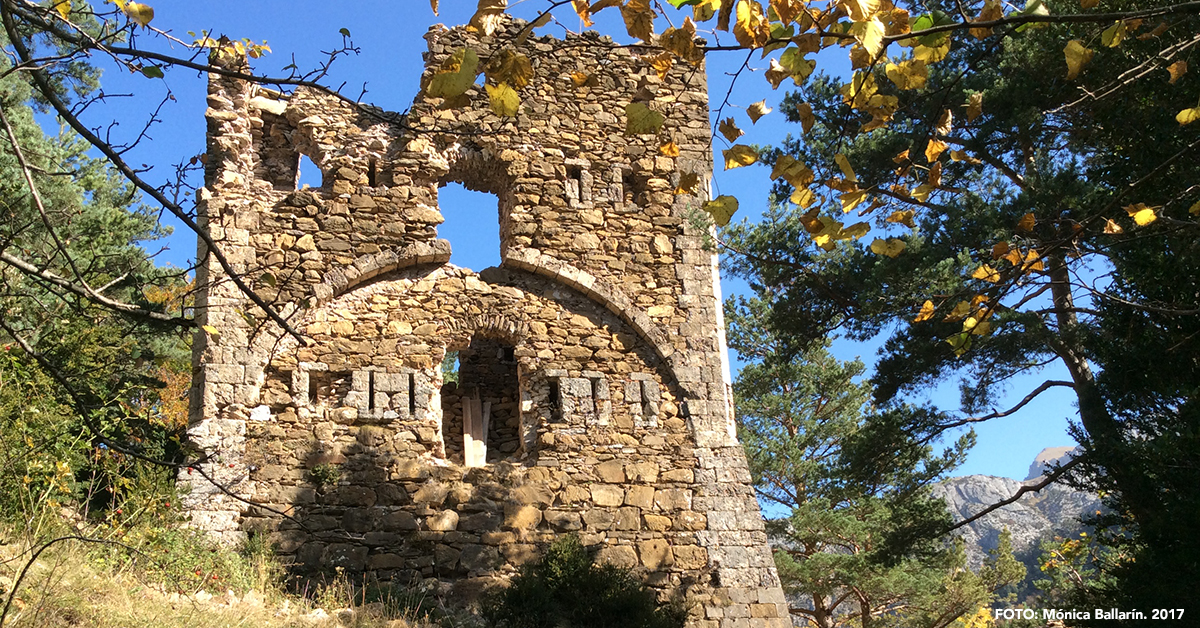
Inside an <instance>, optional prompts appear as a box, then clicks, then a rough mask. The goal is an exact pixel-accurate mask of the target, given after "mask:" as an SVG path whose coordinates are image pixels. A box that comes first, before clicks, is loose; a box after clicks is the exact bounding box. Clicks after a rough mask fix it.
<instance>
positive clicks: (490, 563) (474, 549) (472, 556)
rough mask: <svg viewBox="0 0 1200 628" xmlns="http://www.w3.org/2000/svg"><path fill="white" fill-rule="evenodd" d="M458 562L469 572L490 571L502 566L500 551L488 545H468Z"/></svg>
mask: <svg viewBox="0 0 1200 628" xmlns="http://www.w3.org/2000/svg"><path fill="white" fill-rule="evenodd" d="M458 560H459V563H460V564H461V565H462V568H463V569H466V570H467V571H490V570H492V569H495V568H496V567H497V566H499V565H500V551H499V550H497V549H496V548H495V547H491V546H488V545H468V546H466V547H464V548H463V549H462V554H461V556H459V559H458Z"/></svg>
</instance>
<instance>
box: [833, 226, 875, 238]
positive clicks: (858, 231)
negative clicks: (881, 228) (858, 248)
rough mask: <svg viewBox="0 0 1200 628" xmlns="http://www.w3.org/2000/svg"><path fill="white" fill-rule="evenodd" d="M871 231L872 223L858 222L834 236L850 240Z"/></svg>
mask: <svg viewBox="0 0 1200 628" xmlns="http://www.w3.org/2000/svg"><path fill="white" fill-rule="evenodd" d="M870 231H871V225H869V224H867V223H865V222H856V223H854V224H852V225H850V226H849V227H846V228H845V229H842V230H840V231H838V233H837V235H836V236H834V237H835V238H836V239H838V240H849V239H855V240H857V239H858V238H861V237H863V236H865V235H867V233H869V232H870Z"/></svg>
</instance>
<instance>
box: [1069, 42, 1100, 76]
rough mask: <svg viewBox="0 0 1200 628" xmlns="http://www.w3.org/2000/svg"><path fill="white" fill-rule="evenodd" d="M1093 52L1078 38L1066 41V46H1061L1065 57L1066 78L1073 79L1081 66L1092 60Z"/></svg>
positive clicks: (1080, 69) (1081, 69) (1077, 74)
mask: <svg viewBox="0 0 1200 628" xmlns="http://www.w3.org/2000/svg"><path fill="white" fill-rule="evenodd" d="M1094 54H1095V52H1093V51H1091V50H1089V49H1088V48H1086V47H1085V46H1084V45H1083V42H1081V41H1079V40H1078V39H1072V40H1071V41H1069V42H1067V47H1066V48H1063V55H1064V56H1065V57H1066V59H1067V80H1068V81H1073V80H1075V77H1077V76H1079V73H1080V72H1082V71H1083V66H1085V65H1087V63H1088V61H1091V60H1092V55H1094Z"/></svg>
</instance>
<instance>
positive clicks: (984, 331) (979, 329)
mask: <svg viewBox="0 0 1200 628" xmlns="http://www.w3.org/2000/svg"><path fill="white" fill-rule="evenodd" d="M963 331H964V332H967V333H970V334H971V335H973V336H986V335H988V334H989V333H991V331H992V324H991V323H989V322H987V321H985V320H980V319H978V318H975V317H974V316H970V317H968V318H967V319H966V320H964V321H963Z"/></svg>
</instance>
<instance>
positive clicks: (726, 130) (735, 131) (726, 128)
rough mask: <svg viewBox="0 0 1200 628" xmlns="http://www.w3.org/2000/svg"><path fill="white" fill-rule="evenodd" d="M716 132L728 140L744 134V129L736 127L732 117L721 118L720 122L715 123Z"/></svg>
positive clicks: (733, 139)
mask: <svg viewBox="0 0 1200 628" xmlns="http://www.w3.org/2000/svg"><path fill="white" fill-rule="evenodd" d="M717 132H719V133H720V134H721V135H722V136H724V137H725V139H727V140H729V141H730V142H732V141H735V140H737V138H739V137H741V136H743V135H745V134H746V133H745V132H744V131H742V130H741V129H739V128H738V125H737V122H735V121H734V120H733V118H725V119H724V120H722V121H721V122H720V124H718V125H717Z"/></svg>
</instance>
